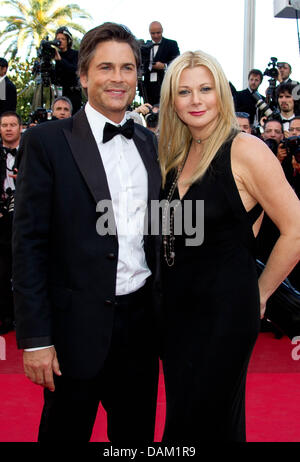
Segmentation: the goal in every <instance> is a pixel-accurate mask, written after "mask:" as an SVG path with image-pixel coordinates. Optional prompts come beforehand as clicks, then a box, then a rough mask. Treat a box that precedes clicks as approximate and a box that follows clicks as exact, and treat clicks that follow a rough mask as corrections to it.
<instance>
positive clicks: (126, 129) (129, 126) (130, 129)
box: [102, 119, 134, 143]
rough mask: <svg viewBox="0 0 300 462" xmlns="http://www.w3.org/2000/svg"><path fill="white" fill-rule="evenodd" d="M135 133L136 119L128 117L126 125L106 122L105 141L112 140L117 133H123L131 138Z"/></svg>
mask: <svg viewBox="0 0 300 462" xmlns="http://www.w3.org/2000/svg"><path fill="white" fill-rule="evenodd" d="M133 133H134V121H133V119H128V120H127V122H125V124H124V125H122V126H121V125H118V126H116V125H112V124H110V123H109V122H106V124H105V126H104V130H103V140H102V142H103V143H106V142H107V141H110V140H111V139H112V138H113V137H114V136H115V135H123V136H125V137H126V138H128V139H130V138H132V137H133Z"/></svg>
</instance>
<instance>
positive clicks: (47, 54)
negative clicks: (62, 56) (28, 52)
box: [33, 37, 61, 86]
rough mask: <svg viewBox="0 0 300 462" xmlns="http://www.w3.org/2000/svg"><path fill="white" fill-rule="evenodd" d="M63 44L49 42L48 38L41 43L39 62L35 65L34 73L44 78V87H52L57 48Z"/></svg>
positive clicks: (58, 41)
mask: <svg viewBox="0 0 300 462" xmlns="http://www.w3.org/2000/svg"><path fill="white" fill-rule="evenodd" d="M60 44H61V42H60V40H52V41H50V40H48V37H46V38H45V39H44V40H42V41H41V43H40V46H39V48H38V50H37V57H38V60H37V61H36V62H35V63H34V67H33V72H34V74H37V73H40V74H41V77H42V82H43V85H45V86H50V85H51V78H52V77H53V70H54V66H53V63H52V61H53V59H54V57H55V48H54V47H59V45H60Z"/></svg>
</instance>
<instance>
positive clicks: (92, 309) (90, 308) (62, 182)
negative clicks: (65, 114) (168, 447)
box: [13, 110, 160, 441]
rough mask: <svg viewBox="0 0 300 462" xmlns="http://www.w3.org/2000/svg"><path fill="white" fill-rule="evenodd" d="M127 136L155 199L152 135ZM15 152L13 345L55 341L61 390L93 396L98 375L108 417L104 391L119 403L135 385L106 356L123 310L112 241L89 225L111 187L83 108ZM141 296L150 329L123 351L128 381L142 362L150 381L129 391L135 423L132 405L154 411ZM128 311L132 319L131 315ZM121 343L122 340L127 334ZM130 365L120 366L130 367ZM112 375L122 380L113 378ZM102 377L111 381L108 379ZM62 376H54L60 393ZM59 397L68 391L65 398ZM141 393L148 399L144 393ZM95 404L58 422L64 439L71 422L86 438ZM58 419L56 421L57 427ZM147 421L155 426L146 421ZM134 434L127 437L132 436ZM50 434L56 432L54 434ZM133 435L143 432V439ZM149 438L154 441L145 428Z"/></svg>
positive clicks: (118, 337)
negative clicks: (145, 389) (86, 422)
mask: <svg viewBox="0 0 300 462" xmlns="http://www.w3.org/2000/svg"><path fill="white" fill-rule="evenodd" d="M133 140H134V143H135V144H136V146H137V149H138V151H139V153H140V155H141V158H142V160H143V163H144V165H145V168H146V170H147V173H148V200H149V201H150V200H151V199H156V198H157V197H158V194H159V188H160V172H159V166H158V162H157V154H156V144H155V137H154V136H152V134H151V133H150V132H149V131H148V130H147V129H145V128H144V127H142V126H140V125H135V134H134V138H133ZM21 154H22V161H21V165H20V169H19V174H18V180H17V194H16V205H15V217H14V234H13V249H14V262H13V284H14V296H15V306H16V323H17V327H16V330H17V341H18V345H19V347H20V348H31V347H36V346H43V345H45V346H46V345H51V344H54V346H55V349H56V351H57V355H58V360H59V363H60V367H61V371H62V374H63V376H62V377H63V380H65V381H66V383H65V388H66V389H67V390H69V392H70V389H71V388H72V390H80V389H81V388H82V387H83V384H86V383H88V384H89V387H88V388H87V390H86V389H85V388H84V387H85V385H84V387H83V388H84V390H85V391H84V393H83V395H84V396H85V399H87V397H86V395H87V394H89V395H91V396H92V395H93V393H92V392H91V387H93V386H94V383H95V381H98V380H100V379H99V378H101V380H100V382H101V387H102V386H103V387H104V388H105V390H106V391H105V392H104V391H103V390H102V388H101V390H100V391H99V393H100V392H103V393H104V395H105V400H106V401H104V398H103V400H102V397H101V396H100V400H102V403H103V405H104V406H107V410H108V415H109V414H110V413H111V409H112V406H114V405H115V400H116V397H115V395H114V397H113V398H111V397H110V398H111V400H112V402H110V398H107V393H108V391H109V392H111V390H112V387H113V386H115V387H118V389H119V393H118V395H119V396H120V400H121V397H122V403H119V408H120V407H121V406H124V405H125V403H126V397H124V396H123V394H122V391H123V390H126V392H125V394H130V393H131V388H132V387H133V388H134V384H133V385H132V387H131V386H130V387H129V385H128V386H127V385H126V383H124V382H126V378H125V377H122V373H121V372H119V369H118V368H122V361H123V360H122V361H121V360H120V361H119V362H118V363H117V364H116V363H115V362H113V361H111V358H114V355H115V350H118V348H116V345H119V344H120V346H121V348H122V341H123V339H122V335H123V326H124V324H125V323H128V322H129V321H128V320H126V319H125V320H123V319H122V317H123V316H125V314H124V313H126V310H127V308H124V310H122V309H120V308H119V307H117V306H116V303H115V301H116V298H115V289H116V272H117V262H118V239H117V237H116V236H111V235H105V236H100V235H98V234H97V231H96V221H97V218H99V214H98V213H97V212H96V204H97V203H98V202H99V201H101V200H104V199H110V192H109V188H108V183H107V179H106V174H105V171H104V167H103V164H102V160H101V156H100V155H99V150H98V147H97V145H96V142H95V139H94V137H93V135H92V132H91V129H90V126H89V124H88V121H87V118H86V115H85V111H84V110H81V111H79V112H78V113H77V114H76V115H75V116H74V117H72V118H70V119H65V120H59V121H55V122H51V123H49V124H47V123H46V124H41V125H40V126H37V127H34V128H33V129H30V130H28V132H26V133H25V135H24V139H23V143H22V146H21ZM151 239H152V238H151V236H148V237H147V236H145V238H144V248H145V253H146V258H147V262H148V265H149V267H150V269H152V270H153V265H154V261H155V249H154V246H152V242H151ZM125 297H126V296H125ZM146 297H148V295H147V296H146ZM140 301H141V302H142V303H143V304H144V305H145V307H146V308H147V309H146V308H145V310H144V314H143V315H141V314H139V316H140V317H142V316H146V317H147V323H148V328H147V330H146V331H143V330H142V329H141V332H139V331H137V332H135V331H132V335H131V336H130V339H129V340H130V341H132V342H135V351H134V350H133V349H132V348H131V349H130V352H127V353H128V354H127V356H128V357H127V358H123V359H124V361H128V360H130V361H131V362H132V364H133V365H132V367H133V369H134V370H133V371H132V374H133V379H134V373H135V371H136V369H138V368H140V367H142V366H143V362H144V363H145V365H147V364H148V372H146V375H145V380H147V381H148V382H149V385H147V386H148V387H150V388H151V390H150V391H149V394H150V395H151V399H150V401H151V400H152V401H153V402H150V403H148V402H147V403H143V402H138V403H134V402H133V397H131V395H130V396H128V399H129V401H132V402H131V403H130V406H132V419H136V415H135V414H136V412H135V411H136V409H137V406H136V405H137V404H138V406H139V408H140V410H141V411H140V412H143V409H144V404H145V405H146V407H147V406H148V407H149V406H150V407H151V409H150V410H149V409H147V410H146V411H145V419H146V418H148V417H149V415H147V412H149V413H151V412H153V406H154V408H155V393H156V389H155V386H156V373H157V370H156V367H157V355H156V351H155V342H156V336H155V331H154V329H152V328H151V325H152V324H153V322H154V320H153V313H152V310H151V308H150V307H149V306H147V300H146V299H144V300H140ZM137 313H140V311H137ZM130 316H132V317H134V316H135V313H131V314H130ZM123 322H124V324H123ZM124 339H125V340H124V341H125V344H126V345H127V343H126V338H125V336H124ZM133 351H134V353H133ZM124 354H125V352H124ZM147 355H148V356H149V358H150V359H149V358H148V357H147ZM148 359H149V362H148ZM135 361H136V362H138V365H137V364H136V363H135ZM111 364H114V367H111ZM125 364H127V363H125ZM123 367H125V366H123ZM130 367H131V366H128V365H127V368H128V370H130ZM103 371H105V380H104V381H103V380H102V379H103V375H104V372H103ZM107 371H108V372H107ZM118 372H119V373H120V374H121V376H120V377H117V378H116V377H115V375H116V374H118ZM123 372H124V371H123ZM124 373H126V371H125V372H124ZM149 374H150V376H149ZM108 376H109V377H110V379H111V380H110V381H108V382H107V380H108V379H107V377H108ZM60 380H61V379H60V378H59V379H57V382H58V384H57V385H56V388H57V387H58V389H59V382H60ZM69 382H70V383H69ZM104 382H105V384H106V385H105V386H104V385H103V383H104ZM70 384H71V385H70ZM91 384H92V385H91ZM112 384H113V385H112ZM128 387H129V388H128ZM135 392H136V393H138V392H139V391H135ZM55 393H56V391H55ZM45 397H46V398H47V399H46V406H45V408H44V415H43V417H44V422H43V419H42V426H41V429H40V432H42V434H43V432H44V431H47V429H46V430H45V426H47V424H48V423H47V422H46V420H47V413H49V411H48V410H47V406H48V407H49V406H50V407H51V400H52V399H53V394H52V393H51V392H49V391H48V390H46V392H45ZM139 398H140V399H142V397H139V395H137V401H138V400H139ZM64 399H65V396H64V398H63V399H62V402H63V401H64ZM75 399H76V398H75ZM91 399H92V398H91ZM145 399H146V401H147V399H148V401H149V397H148V398H145ZM97 400H98V402H99V396H97V398H95V402H96V401H97ZM49 403H50V404H49ZM127 404H128V403H127ZM88 406H91V410H90V411H89V412H88V414H89V415H88V419H89V421H90V423H89V425H88V429H86V428H81V427H80V425H82V422H81V421H82V420H84V419H85V417H86V416H85V414H84V416H83V414H82V413H85V412H87V411H86V409H87V408H88ZM97 406H98V404H97V405H96V404H95V403H93V405H91V403H89V404H85V405H83V409H82V410H79V411H78V413H77V414H76V422H75V423H73V422H72V417H70V420H67V421H64V422H63V423H61V425H62V428H61V429H60V430H57V433H59V431H61V432H63V434H62V435H61V438H65V439H67V438H66V436H65V430H64V427H65V426H66V425H68V426H69V425H70V424H73V427H72V431H73V435H72V436H70V438H71V437H73V438H79V439H80V438H83V439H85V440H86V439H89V436H90V433H91V429H92V425H93V422H94V418H95V415H94V413H95V412H96V410H97ZM128 406H129V404H128ZM71 407H72V406H71V405H70V408H71ZM118 411H119V410H118ZM68 412H69V411H68ZM72 412H74V410H73V411H72V410H70V414H71V415H72ZM120 412H123V411H122V410H120ZM116 413H117V411H115V414H116ZM126 413H127V415H123V416H122V418H125V420H126V419H127V420H126V422H128V427H130V426H131V424H132V425H133V424H134V423H131V415H130V414H129V412H128V409H127V410H126V409H125V411H124V414H126ZM112 414H113V413H112ZM134 416H135V417H134ZM119 417H120V416H118V418H119ZM60 418H61V417H60ZM74 418H75V417H74V416H73V419H74ZM142 418H143V417H141V419H142ZM57 420H58V419H57V418H56V423H55V424H53V426H54V425H57ZM136 420H137V419H136ZM48 421H49V419H48ZM45 422H46V423H45ZM135 425H136V426H140V427H141V428H143V422H142V420H141V421H140V422H135ZM145 425H148V424H145ZM151 425H153V428H154V423H153V422H151V424H150V427H151ZM148 426H149V425H148ZM124 427H126V425H125V426H124ZM153 428H151V429H150V433H151V431H152V430H153ZM108 430H109V432H110V438H111V439H112V440H118V441H119V440H120V439H122V435H120V429H119V428H117V430H115V420H114V422H113V418H112V419H111V422H110V421H108ZM129 431H130V430H129V429H128V428H124V429H123V432H124V433H123V437H124V438H125V440H126V438H127V437H128V432H129ZM132 431H133V435H132V437H133V438H134V437H135V436H136V435H135V434H134V430H132ZM137 431H138V430H136V432H137ZM74 432H77V434H75V433H74ZM85 432H86V433H85ZM126 432H127V433H126ZM126 435H127V436H126ZM53 438H59V436H58V435H57V434H56V435H55V436H54V437H53ZM140 438H141V439H142V438H145V435H142V436H140ZM147 438H148V439H149V438H151V436H149V432H148V437H147ZM40 439H41V440H42V437H41V433H40ZM137 439H139V436H138V435H137Z"/></svg>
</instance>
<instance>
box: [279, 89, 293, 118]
mask: <svg viewBox="0 0 300 462" xmlns="http://www.w3.org/2000/svg"><path fill="white" fill-rule="evenodd" d="M278 105H279V108H280V112H282V113H285V112H293V111H294V100H293V96H292V95H290V94H289V92H287V91H285V92H284V93H280V94H279V96H278Z"/></svg>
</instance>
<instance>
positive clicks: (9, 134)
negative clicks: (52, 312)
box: [0, 111, 22, 335]
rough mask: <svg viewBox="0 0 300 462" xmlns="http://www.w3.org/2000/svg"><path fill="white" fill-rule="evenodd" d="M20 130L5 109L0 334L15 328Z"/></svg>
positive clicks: (0, 155)
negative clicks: (14, 247) (14, 252)
mask: <svg viewBox="0 0 300 462" xmlns="http://www.w3.org/2000/svg"><path fill="white" fill-rule="evenodd" d="M21 133H22V121H21V118H20V116H19V115H18V114H17V113H16V112H14V111H7V112H4V113H3V114H2V115H0V136H1V146H0V197H1V202H0V294H1V295H0V335H3V334H6V333H7V332H10V331H11V330H13V329H14V304H13V292H12V283H11V278H12V254H11V238H12V217H13V211H14V191H15V180H14V167H15V165H16V157H17V152H18V147H19V144H20V140H21Z"/></svg>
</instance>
